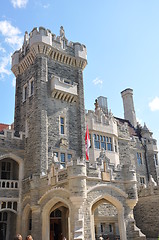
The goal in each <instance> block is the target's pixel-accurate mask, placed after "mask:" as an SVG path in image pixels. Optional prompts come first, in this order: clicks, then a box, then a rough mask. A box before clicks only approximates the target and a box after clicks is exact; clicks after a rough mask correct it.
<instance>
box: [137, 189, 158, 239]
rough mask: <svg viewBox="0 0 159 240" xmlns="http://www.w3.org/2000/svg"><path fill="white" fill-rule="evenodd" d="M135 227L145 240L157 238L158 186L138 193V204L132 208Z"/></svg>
mask: <svg viewBox="0 0 159 240" xmlns="http://www.w3.org/2000/svg"><path fill="white" fill-rule="evenodd" d="M134 217H135V220H136V225H137V226H138V227H139V228H140V229H141V231H142V232H143V233H144V234H145V235H146V237H147V239H157V237H158V236H159V228H158V226H159V186H156V187H154V188H146V189H143V190H142V191H140V192H139V199H138V203H137V205H136V206H135V208H134Z"/></svg>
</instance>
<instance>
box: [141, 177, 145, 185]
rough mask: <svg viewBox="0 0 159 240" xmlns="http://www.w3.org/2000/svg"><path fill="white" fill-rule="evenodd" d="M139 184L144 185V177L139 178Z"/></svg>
mask: <svg viewBox="0 0 159 240" xmlns="http://www.w3.org/2000/svg"><path fill="white" fill-rule="evenodd" d="M140 183H141V184H142V185H143V184H145V183H146V181H145V177H140Z"/></svg>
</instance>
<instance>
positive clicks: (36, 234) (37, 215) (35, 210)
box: [31, 206, 42, 240]
mask: <svg viewBox="0 0 159 240" xmlns="http://www.w3.org/2000/svg"><path fill="white" fill-rule="evenodd" d="M31 209H32V230H31V234H32V237H33V239H35V240H36V239H38V240H42V230H41V229H42V222H41V211H40V208H39V206H33V207H32V208H31Z"/></svg>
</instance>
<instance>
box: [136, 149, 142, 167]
mask: <svg viewBox="0 0 159 240" xmlns="http://www.w3.org/2000/svg"><path fill="white" fill-rule="evenodd" d="M137 163H138V165H142V154H141V153H139V152H137Z"/></svg>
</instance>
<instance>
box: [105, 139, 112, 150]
mask: <svg viewBox="0 0 159 240" xmlns="http://www.w3.org/2000/svg"><path fill="white" fill-rule="evenodd" d="M106 142H107V150H108V151H112V139H111V137H106Z"/></svg>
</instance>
